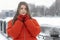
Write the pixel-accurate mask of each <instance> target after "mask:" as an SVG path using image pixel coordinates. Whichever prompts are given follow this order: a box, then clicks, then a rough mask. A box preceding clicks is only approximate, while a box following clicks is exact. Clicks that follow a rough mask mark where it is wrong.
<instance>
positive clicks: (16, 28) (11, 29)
mask: <svg viewBox="0 0 60 40" xmlns="http://www.w3.org/2000/svg"><path fill="white" fill-rule="evenodd" d="M22 25H23V23H22V22H20V21H19V20H17V21H16V22H15V23H14V25H13V26H12V21H9V22H8V28H7V34H8V36H10V37H12V38H17V37H18V35H19V34H20V32H21V29H22Z"/></svg>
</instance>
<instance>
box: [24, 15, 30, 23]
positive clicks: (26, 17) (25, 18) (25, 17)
mask: <svg viewBox="0 0 60 40" xmlns="http://www.w3.org/2000/svg"><path fill="white" fill-rule="evenodd" d="M28 19H30V16H29V15H28V14H26V15H25V16H24V22H25V21H26V20H28Z"/></svg>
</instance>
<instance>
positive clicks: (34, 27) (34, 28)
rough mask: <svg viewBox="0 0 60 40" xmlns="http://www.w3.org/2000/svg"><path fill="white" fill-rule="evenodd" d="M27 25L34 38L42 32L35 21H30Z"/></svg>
mask: <svg viewBox="0 0 60 40" xmlns="http://www.w3.org/2000/svg"><path fill="white" fill-rule="evenodd" d="M25 25H26V27H27V29H28V30H29V32H30V33H31V35H32V36H34V37H36V36H37V35H38V34H39V33H40V32H41V28H40V25H39V24H38V23H37V21H36V20H35V19H29V20H27V21H26V22H25Z"/></svg>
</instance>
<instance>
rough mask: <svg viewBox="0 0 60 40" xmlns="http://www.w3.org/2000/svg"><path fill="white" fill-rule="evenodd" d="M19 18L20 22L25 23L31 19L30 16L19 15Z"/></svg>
mask: <svg viewBox="0 0 60 40" xmlns="http://www.w3.org/2000/svg"><path fill="white" fill-rule="evenodd" d="M17 18H18V19H19V20H20V21H22V22H25V21H26V20H28V19H30V16H29V15H28V14H26V15H18V16H17Z"/></svg>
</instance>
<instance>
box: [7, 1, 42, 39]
mask: <svg viewBox="0 0 60 40" xmlns="http://www.w3.org/2000/svg"><path fill="white" fill-rule="evenodd" d="M40 32H41V29H40V26H39V24H38V23H37V21H36V20H35V19H33V18H31V16H30V13H29V8H28V5H27V3H25V2H20V3H19V5H18V8H17V12H16V15H15V16H14V18H13V19H12V20H10V21H9V22H8V28H7V34H8V36H10V37H12V38H13V40H37V38H36V36H37V35H38V34H39V33H40Z"/></svg>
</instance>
